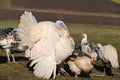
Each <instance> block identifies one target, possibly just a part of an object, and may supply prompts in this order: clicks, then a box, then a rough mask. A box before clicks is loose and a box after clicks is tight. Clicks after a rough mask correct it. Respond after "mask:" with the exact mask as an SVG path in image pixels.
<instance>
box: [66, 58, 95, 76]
mask: <svg viewBox="0 0 120 80" xmlns="http://www.w3.org/2000/svg"><path fill="white" fill-rule="evenodd" d="M94 63H95V60H94V59H90V58H89V57H87V56H77V57H76V58H75V57H73V56H71V57H69V58H68V60H67V64H68V65H69V68H70V70H71V71H72V72H74V73H75V77H78V75H80V74H81V73H83V72H84V73H86V74H88V75H89V72H91V70H92V69H93V64H94Z"/></svg>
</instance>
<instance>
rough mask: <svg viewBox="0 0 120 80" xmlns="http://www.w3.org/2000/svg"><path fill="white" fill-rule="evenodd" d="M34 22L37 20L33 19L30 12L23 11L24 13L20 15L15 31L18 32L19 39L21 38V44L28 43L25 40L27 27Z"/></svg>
mask: <svg viewBox="0 0 120 80" xmlns="http://www.w3.org/2000/svg"><path fill="white" fill-rule="evenodd" d="M36 23H37V20H36V19H35V17H34V16H33V15H32V13H31V12H27V11H25V12H24V14H23V15H22V16H21V19H20V24H19V26H18V29H17V32H18V34H19V37H20V39H21V40H22V45H28V42H27V41H28V40H27V35H28V33H27V32H28V28H29V27H30V26H31V25H34V24H36Z"/></svg>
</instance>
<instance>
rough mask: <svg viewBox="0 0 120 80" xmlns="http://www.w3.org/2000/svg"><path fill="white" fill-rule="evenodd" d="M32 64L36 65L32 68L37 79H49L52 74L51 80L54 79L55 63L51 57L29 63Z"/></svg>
mask: <svg viewBox="0 0 120 80" xmlns="http://www.w3.org/2000/svg"><path fill="white" fill-rule="evenodd" d="M37 61H38V62H37ZM36 62H37V63H36ZM34 63H36V65H35V66H34V68H33V69H34V75H35V76H37V77H39V78H46V79H49V78H50V77H51V75H52V73H53V78H55V76H56V62H55V60H54V58H53V57H52V56H49V57H47V58H39V59H35V61H34V60H33V62H32V63H31V65H33V64H34Z"/></svg>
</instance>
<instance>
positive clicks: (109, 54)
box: [97, 44, 119, 75]
mask: <svg viewBox="0 0 120 80" xmlns="http://www.w3.org/2000/svg"><path fill="white" fill-rule="evenodd" d="M97 46H98V48H99V56H98V57H99V58H100V59H101V61H102V62H103V64H104V67H105V71H106V68H108V69H109V71H111V67H113V68H115V69H117V68H119V62H118V54H117V50H116V48H115V47H113V46H112V45H111V44H108V45H104V46H102V45H101V44H97ZM110 73H112V71H111V72H108V75H110Z"/></svg>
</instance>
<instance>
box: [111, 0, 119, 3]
mask: <svg viewBox="0 0 120 80" xmlns="http://www.w3.org/2000/svg"><path fill="white" fill-rule="evenodd" d="M111 1H113V2H115V3H118V4H120V0H111Z"/></svg>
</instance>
